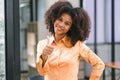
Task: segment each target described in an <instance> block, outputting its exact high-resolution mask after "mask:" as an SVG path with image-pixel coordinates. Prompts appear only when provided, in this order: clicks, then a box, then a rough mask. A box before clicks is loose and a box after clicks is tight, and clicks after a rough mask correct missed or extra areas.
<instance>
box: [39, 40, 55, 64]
mask: <svg viewBox="0 0 120 80" xmlns="http://www.w3.org/2000/svg"><path fill="white" fill-rule="evenodd" d="M53 50H54V47H53V46H52V45H51V43H50V41H49V38H48V43H47V45H46V47H45V48H44V49H43V53H42V55H41V56H40V57H41V58H42V60H43V65H44V64H45V62H46V61H47V58H48V56H49V55H50V54H51V53H52V52H53Z"/></svg>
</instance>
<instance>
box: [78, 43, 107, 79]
mask: <svg viewBox="0 0 120 80" xmlns="http://www.w3.org/2000/svg"><path fill="white" fill-rule="evenodd" d="M80 48H81V50H80V56H81V57H82V58H83V59H84V60H85V61H87V62H88V63H90V64H91V65H92V72H91V75H90V80H100V77H101V75H102V72H103V70H104V68H105V65H104V62H103V61H102V60H101V59H100V58H99V57H98V56H97V55H96V54H95V53H94V52H93V51H92V50H90V48H88V47H87V46H86V45H85V44H84V43H82V44H80Z"/></svg>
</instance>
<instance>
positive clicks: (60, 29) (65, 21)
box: [54, 13, 72, 35]
mask: <svg viewBox="0 0 120 80" xmlns="http://www.w3.org/2000/svg"><path fill="white" fill-rule="evenodd" d="M71 26H72V18H71V16H70V15H69V14H66V13H64V14H62V15H61V17H59V18H58V19H56V20H55V22H54V32H55V35H65V34H66V33H67V32H68V31H69V30H70V28H71Z"/></svg>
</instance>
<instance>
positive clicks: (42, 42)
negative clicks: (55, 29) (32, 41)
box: [37, 39, 47, 46]
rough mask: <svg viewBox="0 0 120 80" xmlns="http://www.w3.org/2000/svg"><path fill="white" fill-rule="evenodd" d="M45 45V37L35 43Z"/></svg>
mask: <svg viewBox="0 0 120 80" xmlns="http://www.w3.org/2000/svg"><path fill="white" fill-rule="evenodd" d="M46 45H47V39H42V40H39V41H38V43H37V46H46Z"/></svg>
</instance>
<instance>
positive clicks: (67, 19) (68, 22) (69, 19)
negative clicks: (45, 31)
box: [61, 16, 72, 24]
mask: <svg viewBox="0 0 120 80" xmlns="http://www.w3.org/2000/svg"><path fill="white" fill-rule="evenodd" d="M61 18H64V16H61ZM65 19H66V18H65ZM69 20H70V19H68V18H67V19H66V21H67V22H68V23H70V24H72V22H71V21H69Z"/></svg>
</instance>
